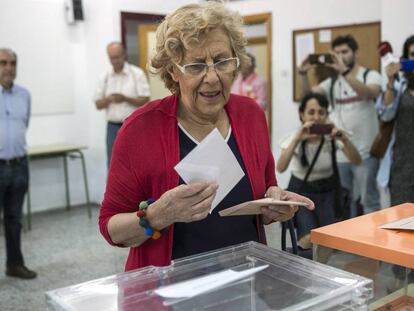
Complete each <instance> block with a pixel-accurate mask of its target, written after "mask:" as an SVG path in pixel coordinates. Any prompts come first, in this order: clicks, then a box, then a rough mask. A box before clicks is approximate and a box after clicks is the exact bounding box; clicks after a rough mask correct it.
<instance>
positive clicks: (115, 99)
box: [95, 42, 150, 166]
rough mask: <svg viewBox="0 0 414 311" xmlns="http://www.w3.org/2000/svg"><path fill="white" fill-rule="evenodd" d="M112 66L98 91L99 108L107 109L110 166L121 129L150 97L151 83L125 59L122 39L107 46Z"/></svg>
mask: <svg viewBox="0 0 414 311" xmlns="http://www.w3.org/2000/svg"><path fill="white" fill-rule="evenodd" d="M107 52H108V57H109V60H110V62H111V64H112V68H111V69H110V70H107V71H106V72H105V73H104V74H103V76H102V77H101V79H100V81H99V83H98V87H97V89H96V92H95V105H96V108H97V109H98V110H101V109H106V120H107V121H108V124H107V132H106V146H107V157H108V166H109V164H110V162H111V154H112V146H113V144H114V141H115V138H116V135H117V133H118V130H119V129H120V128H121V125H122V123H123V122H124V120H125V119H126V117H128V116H129V115H130V114H131V112H133V111H134V110H135V109H136V108H138V107H140V106H142V105H143V104H145V103H146V102H147V101H148V100H149V96H150V92H149V85H148V81H147V78H146V76H145V73H144V71H143V70H142V69H140V68H138V67H137V66H134V65H132V64H129V63H127V62H126V53H125V49H124V47H123V46H122V44H121V43H120V42H112V43H110V44H108V46H107Z"/></svg>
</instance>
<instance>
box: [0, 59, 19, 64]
mask: <svg viewBox="0 0 414 311" xmlns="http://www.w3.org/2000/svg"><path fill="white" fill-rule="evenodd" d="M7 64H9V65H12V66H16V64H17V62H16V61H15V60H12V61H9V62H8V61H7V60H2V59H0V66H6V65H7Z"/></svg>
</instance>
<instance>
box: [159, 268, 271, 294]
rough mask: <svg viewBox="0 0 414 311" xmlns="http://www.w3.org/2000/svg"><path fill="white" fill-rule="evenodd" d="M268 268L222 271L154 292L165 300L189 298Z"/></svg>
mask: <svg viewBox="0 0 414 311" xmlns="http://www.w3.org/2000/svg"><path fill="white" fill-rule="evenodd" d="M267 267H269V265H264V266H260V267H256V268H251V269H247V270H243V271H233V270H230V269H229V270H224V271H221V272H218V273H214V274H209V275H206V276H202V277H199V278H196V279H192V280H188V281H184V282H180V283H177V284H173V285H168V286H163V287H160V288H159V289H156V290H155V291H154V292H155V293H156V294H157V295H159V296H162V297H165V298H191V297H194V296H196V295H200V294H203V293H206V292H208V291H211V290H213V289H217V288H219V287H221V286H224V285H226V284H229V283H232V282H235V281H238V280H240V279H243V278H246V277H248V276H250V275H253V274H255V273H257V272H259V271H262V270H264V269H266V268H267Z"/></svg>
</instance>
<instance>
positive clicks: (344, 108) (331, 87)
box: [299, 35, 381, 217]
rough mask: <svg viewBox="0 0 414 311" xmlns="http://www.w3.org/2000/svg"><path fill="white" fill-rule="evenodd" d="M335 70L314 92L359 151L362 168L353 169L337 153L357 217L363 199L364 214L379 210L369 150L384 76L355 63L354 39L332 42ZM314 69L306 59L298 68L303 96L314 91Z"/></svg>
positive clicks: (373, 161) (373, 162)
mask: <svg viewBox="0 0 414 311" xmlns="http://www.w3.org/2000/svg"><path fill="white" fill-rule="evenodd" d="M332 49H333V51H332V52H331V55H332V60H333V63H330V64H327V65H328V66H330V67H331V68H333V69H334V70H335V71H336V73H337V76H336V77H333V78H328V79H326V80H324V81H322V82H321V83H320V84H319V85H317V86H314V87H312V91H313V92H317V93H321V94H324V95H325V96H327V97H328V100H329V101H330V104H331V105H330V107H331V109H330V115H329V116H330V119H331V120H332V121H333V122H334V124H336V126H337V127H338V128H341V129H343V130H345V131H346V132H348V133H349V135H350V136H351V137H350V139H351V141H352V143H353V144H354V145H355V146H356V148H357V149H358V151H359V153H360V155H361V158H362V160H363V161H362V164H361V165H359V166H356V165H352V164H351V163H349V161H348V160H347V159H346V158H345V156H344V154H343V153H342V152H338V157H337V158H338V168H339V173H340V176H341V183H342V186H343V187H345V188H347V189H348V190H349V191H350V192H351V194H352V198H353V202H352V204H351V211H350V212H351V217H354V216H356V215H357V210H356V200H358V199H359V198H360V199H361V203H362V205H363V207H364V213H369V212H372V211H375V210H378V209H379V208H380V202H379V194H378V189H377V187H376V181H375V176H376V174H377V171H378V166H379V160H378V159H377V158H375V157H372V156H371V155H370V149H371V145H372V142H373V141H374V138H375V136H376V135H377V133H378V118H377V114H376V110H375V99H376V97H377V96H378V95H379V94H380V91H381V76H380V74H379V73H378V72H376V71H374V70H369V69H366V68H364V67H362V66H360V65H359V64H358V63H357V61H356V52H357V50H358V43H357V42H356V41H355V39H354V38H353V37H352V36H351V35H346V36H339V37H337V38H335V39H334V41H332ZM313 66H315V65H311V64H310V63H309V58H307V59H305V60H304V61H303V63H302V64H301V66H300V67H299V74H300V75H301V82H302V94H306V93H307V92H309V91H310V90H311V87H310V85H309V79H308V76H307V72H308V70H309V69H310V68H312V67H313Z"/></svg>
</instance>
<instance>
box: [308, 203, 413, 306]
mask: <svg viewBox="0 0 414 311" xmlns="http://www.w3.org/2000/svg"><path fill="white" fill-rule="evenodd" d="M413 225H414V204H409V203H406V204H402V205H398V206H394V207H390V208H386V209H383V210H381V211H378V212H374V213H370V214H367V215H363V216H360V217H356V218H352V219H349V220H346V221H342V222H339V223H335V224H332V225H329V226H325V227H321V228H318V229H314V230H312V232H311V241H312V243H313V258H314V260H316V261H318V262H321V263H324V264H328V265H329V266H333V267H336V268H340V269H342V270H345V271H348V272H352V273H355V274H359V275H361V276H364V277H367V278H369V279H371V280H373V282H374V287H373V290H374V292H373V294H374V297H373V299H371V300H370V302H369V309H370V310H375V311H382V310H384V311H385V310H387V311H391V310H395V311H414V227H412V229H409V227H410V226H413ZM384 227H388V228H384ZM391 227H392V228H393V229H391Z"/></svg>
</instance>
